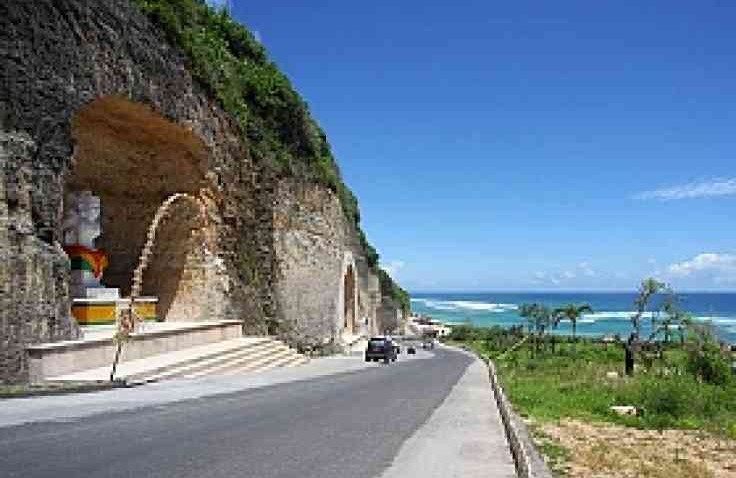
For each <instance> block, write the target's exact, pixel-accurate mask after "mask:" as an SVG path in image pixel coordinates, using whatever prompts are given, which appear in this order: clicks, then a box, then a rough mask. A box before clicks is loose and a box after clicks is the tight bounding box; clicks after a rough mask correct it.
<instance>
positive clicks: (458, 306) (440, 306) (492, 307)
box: [411, 298, 519, 313]
mask: <svg viewBox="0 0 736 478" xmlns="http://www.w3.org/2000/svg"><path fill="white" fill-rule="evenodd" d="M411 300H412V302H416V303H420V304H424V306H426V307H428V308H430V309H435V310H471V311H480V312H499V313H500V312H509V311H513V310H517V309H518V308H519V307H518V306H517V305H516V304H495V303H492V302H478V301H473V300H431V299H419V298H413V299H411Z"/></svg>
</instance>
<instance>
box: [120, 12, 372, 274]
mask: <svg viewBox="0 0 736 478" xmlns="http://www.w3.org/2000/svg"><path fill="white" fill-rule="evenodd" d="M133 2H134V3H135V4H137V5H138V6H139V7H140V8H141V9H142V11H143V12H144V13H146V14H147V15H148V17H149V18H150V19H151V20H152V21H153V22H154V23H155V24H157V25H158V26H160V27H161V28H162V29H163V30H164V32H166V35H167V36H168V38H169V40H170V41H171V43H173V44H174V45H176V46H178V47H179V48H181V49H182V50H183V51H184V52H185V53H186V54H187V56H188V57H189V60H190V62H191V65H190V69H191V72H192V74H193V76H194V77H195V78H196V79H197V80H198V81H199V82H200V83H201V84H202V85H203V86H204V87H206V88H208V89H209V90H210V92H211V93H212V95H213V96H214V97H215V98H216V99H217V100H218V101H219V102H220V103H221V104H222V107H223V108H224V109H225V111H227V112H228V113H229V114H230V115H232V117H233V118H234V119H235V120H236V121H237V123H238V126H239V127H240V130H241V133H242V134H243V136H244V137H245V138H246V139H247V141H248V144H249V145H250V148H251V153H252V155H253V157H254V158H255V159H256V160H257V161H259V162H260V163H261V164H264V165H266V166H267V167H270V168H272V169H273V170H274V171H275V172H276V174H277V175H280V176H282V177H294V178H298V179H300V180H303V181H306V182H312V183H317V184H321V185H323V186H325V187H327V188H329V189H330V190H332V191H333V192H334V193H335V194H336V195H337V196H338V198H339V200H340V204H341V205H342V209H343V212H344V214H345V217H346V218H347V220H348V221H350V222H351V223H352V224H354V225H355V227H356V228H357V229H358V231H359V237H360V241H361V243H362V245H363V247H364V249H365V251H366V255H367V260H368V263H369V265H370V266H371V267H372V268H376V266H377V265H378V254H377V253H376V250H375V249H374V248H373V247H372V246H371V245H370V244H369V243H368V240H367V239H366V237H365V234H363V232H362V230H361V229H360V212H359V209H358V201H357V200H356V198H355V196H354V195H353V193H352V192H351V191H350V189H349V188H348V187H347V186H346V185H345V183H344V182H343V181H342V179H341V176H340V170H339V168H338V165H337V162H336V161H335V158H334V157H333V155H332V150H331V148H330V145H329V143H328V141H327V137H326V135H325V133H324V131H322V129H321V128H320V127H319V125H318V124H317V123H316V122H315V121H314V119H313V118H312V117H311V116H310V114H309V108H308V107H307V104H306V103H305V102H304V101H303V100H302V98H301V97H300V96H299V94H298V93H297V92H296V91H295V90H294V88H293V87H292V86H291V82H290V81H289V79H288V78H287V77H286V76H285V75H284V74H283V73H281V72H280V71H279V69H278V68H277V66H276V65H275V64H274V63H273V62H271V61H270V60H269V58H268V55H267V53H266V50H265V49H264V48H263V46H262V45H261V44H260V43H259V42H258V41H257V40H256V39H255V37H254V36H253V35H252V34H251V33H250V31H248V29H247V28H245V27H244V26H242V25H240V24H239V23H237V22H236V21H234V20H233V19H232V18H231V17H230V15H229V13H228V12H227V11H226V10H224V9H223V10H215V9H213V8H211V7H209V6H208V5H207V4H206V3H205V2H204V1H203V0H133Z"/></svg>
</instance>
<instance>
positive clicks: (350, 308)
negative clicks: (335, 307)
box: [343, 264, 357, 335]
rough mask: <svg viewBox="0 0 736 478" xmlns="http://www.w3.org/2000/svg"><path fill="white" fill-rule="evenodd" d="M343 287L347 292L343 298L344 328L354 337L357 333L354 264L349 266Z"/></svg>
mask: <svg viewBox="0 0 736 478" xmlns="http://www.w3.org/2000/svg"><path fill="white" fill-rule="evenodd" d="M343 285H344V290H345V294H344V298H343V313H344V320H345V321H344V328H345V331H346V332H347V333H348V334H350V335H352V334H354V333H355V310H356V305H357V304H356V303H355V296H356V295H357V294H356V291H355V269H354V268H353V265H352V264H350V265H349V266H348V270H347V271H346V272H345V276H344V278H343Z"/></svg>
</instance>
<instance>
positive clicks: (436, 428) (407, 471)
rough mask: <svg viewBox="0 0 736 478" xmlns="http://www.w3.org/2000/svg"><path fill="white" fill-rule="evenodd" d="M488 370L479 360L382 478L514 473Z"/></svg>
mask: <svg viewBox="0 0 736 478" xmlns="http://www.w3.org/2000/svg"><path fill="white" fill-rule="evenodd" d="M492 393H493V392H492V389H491V385H490V381H489V378H488V369H487V368H486V365H485V364H484V363H483V362H481V361H480V360H479V359H477V358H475V359H474V360H473V363H471V364H470V365H469V366H468V368H467V370H466V371H465V373H464V374H463V376H462V377H461V378H460V380H459V381H458V383H457V384H456V385H455V386H454V387H453V389H452V390H451V391H450V393H449V394H448V396H447V398H445V400H444V402H442V404H441V405H440V406H439V407H438V408H437V409H436V410H435V411H434V413H433V414H432V415H431V416H430V418H429V420H428V421H427V423H425V424H424V425H423V426H422V427H421V428H420V429H419V430H417V432H416V433H414V435H412V436H411V437H410V438H409V439H408V440H407V441H406V442H404V444H403V445H402V446H401V448H400V449H399V453H398V455H397V456H396V458H395V460H394V462H393V464H392V465H391V466H390V467H389V468H388V469H387V470H386V471H385V472H384V473H383V474H382V475H381V478H399V477H401V478H413V477H417V478H419V477H422V478H432V477H443V478H447V477H464V478H476V477H489V476H493V477H496V478H505V477H508V478H512V477H515V476H516V471H515V468H514V462H513V459H512V457H511V452H510V451H509V446H508V442H507V440H506V434H505V432H504V428H503V424H502V422H501V416H500V414H499V411H498V407H497V405H496V402H495V400H494V399H493V396H492Z"/></svg>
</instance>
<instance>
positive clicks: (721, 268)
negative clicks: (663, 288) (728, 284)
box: [667, 252, 736, 282]
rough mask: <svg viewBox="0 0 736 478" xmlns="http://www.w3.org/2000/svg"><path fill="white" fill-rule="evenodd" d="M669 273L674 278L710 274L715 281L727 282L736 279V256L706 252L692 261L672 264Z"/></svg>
mask: <svg viewBox="0 0 736 478" xmlns="http://www.w3.org/2000/svg"><path fill="white" fill-rule="evenodd" d="M667 271H668V272H669V274H670V275H672V276H673V277H688V276H692V275H696V274H709V275H712V276H713V277H714V280H717V281H718V282H725V281H728V280H730V278H731V277H736V255H734V254H717V253H714V252H705V253H703V254H698V255H697V256H695V257H693V258H692V259H690V260H687V261H682V262H678V263H675V264H672V265H670V266H669V268H668V269H667Z"/></svg>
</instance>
